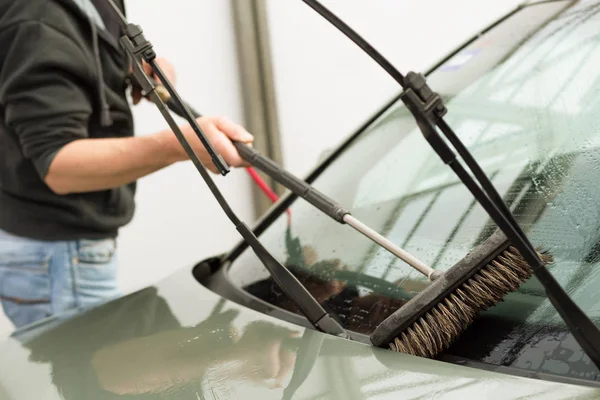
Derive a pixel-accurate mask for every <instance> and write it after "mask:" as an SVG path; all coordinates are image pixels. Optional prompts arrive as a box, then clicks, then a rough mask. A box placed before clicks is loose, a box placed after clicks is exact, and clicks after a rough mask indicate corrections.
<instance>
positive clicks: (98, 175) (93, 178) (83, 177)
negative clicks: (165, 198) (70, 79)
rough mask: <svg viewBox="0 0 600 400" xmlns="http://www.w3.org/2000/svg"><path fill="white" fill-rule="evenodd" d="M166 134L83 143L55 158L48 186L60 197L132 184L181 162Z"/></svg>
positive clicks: (48, 175)
mask: <svg viewBox="0 0 600 400" xmlns="http://www.w3.org/2000/svg"><path fill="white" fill-rule="evenodd" d="M177 157H178V152H177V150H176V149H175V147H174V145H173V141H172V140H169V137H168V135H167V134H165V133H164V132H162V133H159V134H154V135H149V136H139V137H131V138H114V139H113V138H110V139H81V140H76V141H74V142H71V143H69V144H68V145H66V146H65V147H63V148H62V149H61V150H60V151H59V152H58V154H57V155H56V156H55V158H54V160H53V161H52V164H51V165H50V168H49V169H48V173H47V175H46V178H45V181H46V184H47V185H48V186H49V187H50V188H51V189H52V190H53V191H54V192H56V193H58V194H68V193H81V192H91V191H98V190H105V189H110V188H114V187H118V186H122V185H125V184H128V183H131V182H133V181H135V180H137V179H139V178H141V177H143V176H146V175H148V174H151V173H153V172H155V171H158V170H160V169H162V168H165V167H167V166H169V165H171V164H173V163H174V162H176V161H178V158H177Z"/></svg>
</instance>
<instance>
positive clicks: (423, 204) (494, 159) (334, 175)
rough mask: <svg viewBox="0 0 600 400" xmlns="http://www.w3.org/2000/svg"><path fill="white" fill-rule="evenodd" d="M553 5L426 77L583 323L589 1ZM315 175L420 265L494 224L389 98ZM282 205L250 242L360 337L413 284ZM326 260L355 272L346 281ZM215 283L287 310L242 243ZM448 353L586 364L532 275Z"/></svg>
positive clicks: (591, 96) (461, 249)
mask: <svg viewBox="0 0 600 400" xmlns="http://www.w3.org/2000/svg"><path fill="white" fill-rule="evenodd" d="M564 8H565V2H555V3H545V4H540V5H535V6H532V7H528V8H525V9H524V10H523V11H521V12H519V13H517V14H515V15H514V16H512V17H511V18H509V19H508V20H506V21H504V22H503V23H502V24H500V25H498V26H497V27H495V28H494V29H492V30H491V31H490V32H489V33H487V34H486V35H483V36H482V37H480V38H479V39H477V40H475V41H474V42H473V43H471V44H470V45H469V46H467V47H466V48H465V49H463V50H462V51H461V52H460V53H459V54H457V55H456V56H455V57H452V58H451V59H449V60H447V61H446V62H445V63H443V64H442V65H441V66H440V67H439V68H437V69H436V70H435V71H434V72H433V73H432V74H431V75H430V77H429V82H430V85H431V87H432V88H433V89H434V90H436V91H438V92H439V93H440V94H442V95H443V96H444V97H445V99H446V101H447V106H448V110H449V111H448V115H447V117H445V119H446V121H447V122H448V123H449V125H450V126H451V127H453V129H454V131H455V132H456V133H457V134H458V136H459V137H460V138H461V139H462V140H463V141H464V143H465V144H466V145H467V146H468V148H469V150H470V151H471V152H472V154H473V155H474V157H475V158H476V159H477V161H478V162H479V163H480V164H481V166H482V167H483V169H484V170H485V172H486V173H487V175H488V176H489V177H490V178H491V180H492V182H493V183H494V185H495V186H496V188H497V189H498V191H499V192H500V193H501V194H502V195H503V197H504V199H505V201H506V203H507V204H508V205H509V206H510V208H511V209H512V210H513V212H514V214H515V216H516V218H517V220H518V222H519V224H520V225H521V226H522V228H523V229H524V231H525V232H526V233H527V234H528V236H529V237H530V239H531V241H532V243H533V244H534V245H535V246H539V247H540V248H543V249H546V250H549V251H550V252H551V254H552V255H553V257H554V264H553V265H552V266H551V272H552V273H553V274H554V276H555V277H556V278H557V279H558V281H559V282H560V284H561V285H562V286H563V287H565V288H566V290H567V292H568V293H569V294H570V295H571V296H572V297H573V298H574V299H575V301H576V302H577V303H578V304H579V305H580V306H581V307H582V308H583V309H584V311H585V312H586V313H587V314H588V315H589V316H590V317H591V318H594V319H597V317H599V316H600V292H599V291H598V290H597V287H598V285H599V284H600V282H598V279H597V275H598V271H599V270H600V269H599V268H597V264H598V262H600V230H599V228H600V215H599V214H600V188H599V186H598V182H600V149H599V147H598V145H599V144H600V118H599V115H600V68H599V67H598V66H599V65H600V48H599V47H598V45H599V44H600V34H599V31H598V26H600V25H599V24H600V16H599V15H598V11H599V10H600V8H599V6H598V4H597V2H592V1H583V2H580V3H578V4H576V5H575V6H573V7H570V8H567V10H566V11H564V12H561V13H560V14H558V16H556V15H557V13H558V12H559V11H561V10H564ZM555 16H556V18H553V19H551V17H555ZM314 186H315V187H316V188H317V189H318V190H320V191H322V192H323V193H325V194H327V195H328V196H330V197H332V198H333V199H335V200H336V201H338V202H339V203H341V204H342V205H343V206H345V207H346V208H348V209H349V210H350V211H351V213H352V214H353V215H354V216H355V217H356V218H358V219H359V220H361V221H363V222H364V223H366V224H367V225H369V226H370V227H372V228H373V229H375V230H377V231H378V232H379V233H381V234H383V235H384V236H386V237H387V238H388V239H390V240H391V241H392V242H394V243H396V244H398V245H400V246H401V247H402V248H404V249H406V250H407V251H409V252H410V253H412V254H414V255H415V256H417V257H418V258H420V259H421V260H422V261H424V262H425V263H427V264H429V265H431V266H432V267H433V268H435V269H440V270H445V269H448V268H450V267H451V266H452V265H454V264H455V263H456V262H458V261H459V260H460V259H462V258H463V257H464V256H465V255H466V254H467V253H468V252H469V251H470V250H472V249H473V248H474V247H476V246H477V245H478V244H480V243H481V242H483V241H484V240H485V239H487V238H488V237H489V236H490V235H491V234H492V232H493V231H494V230H495V229H496V226H495V224H494V223H493V221H492V220H491V219H490V218H489V217H488V216H487V214H486V213H485V212H484V210H483V209H482V208H481V207H480V206H479V204H478V203H477V202H476V201H475V200H474V198H473V196H472V195H471V194H470V192H469V191H468V190H467V189H466V188H464V187H463V186H462V184H460V182H459V181H458V179H457V178H456V176H455V175H454V174H453V173H452V171H451V170H450V169H449V168H448V167H447V166H445V165H444V164H443V163H442V162H441V161H440V160H439V158H438V156H437V155H436V154H435V153H434V152H433V150H432V149H431V148H430V147H429V145H428V144H427V143H426V141H425V140H424V139H423V137H422V135H421V133H420V131H418V130H417V129H416V125H415V122H414V119H413V118H412V116H411V115H410V114H409V113H408V111H407V110H406V109H405V108H404V106H403V104H402V103H401V102H398V103H396V104H394V105H393V106H392V107H391V108H389V109H388V110H387V111H386V112H385V113H384V114H383V115H381V116H380V117H379V118H378V119H377V120H376V121H375V122H373V123H372V124H371V125H370V126H369V127H368V128H367V129H366V130H365V131H364V132H362V133H361V134H360V135H359V137H358V138H357V139H356V140H354V142H353V143H352V145H351V146H350V147H349V148H348V149H347V150H345V151H344V152H343V153H342V154H341V155H340V156H339V157H338V158H337V159H336V160H335V162H334V163H332V165H331V166H329V167H328V168H327V169H326V170H325V171H324V172H323V173H322V174H321V175H320V176H319V178H318V179H317V180H316V181H315V182H314ZM290 212H291V219H289V220H288V216H287V215H285V214H283V215H281V217H280V218H279V219H277V220H276V221H275V222H274V223H273V224H272V225H271V226H270V227H269V228H268V229H267V230H266V231H265V232H264V234H262V235H261V238H260V239H261V241H262V242H263V243H264V244H265V246H266V247H267V248H268V249H269V251H271V252H272V253H273V254H274V255H275V256H276V257H277V258H278V259H279V260H280V261H281V262H284V263H286V265H288V266H290V267H291V268H293V271H294V272H295V273H296V274H297V276H299V277H300V278H301V281H303V282H304V283H305V284H306V286H307V287H308V289H309V290H310V291H311V292H312V293H313V294H314V295H315V297H317V299H318V300H319V301H321V302H322V304H324V305H325V306H326V307H327V308H328V309H329V310H331V311H332V312H333V313H334V314H335V315H337V316H338V317H339V318H340V320H341V322H342V323H343V324H344V325H345V328H347V329H351V330H354V331H357V332H360V333H365V334H369V333H370V332H372V331H373V330H374V328H375V327H376V326H377V324H378V323H380V322H381V321H382V320H383V319H384V318H385V317H387V316H388V315H389V314H391V313H392V312H393V311H394V310H395V309H397V308H398V307H399V306H401V305H402V304H404V302H406V300H408V299H409V298H411V297H412V296H414V295H415V294H417V293H418V292H419V291H420V290H422V289H423V288H424V287H425V286H426V285H427V280H426V278H425V277H423V276H422V275H421V274H420V273H418V272H416V271H414V270H413V269H412V268H411V267H409V266H408V265H406V264H405V263H404V262H403V261H401V260H398V259H396V258H395V257H394V256H392V255H391V254H390V253H388V252H387V251H386V250H384V249H381V248H380V247H378V246H376V245H375V244H373V243H372V242H371V241H369V240H368V239H366V238H364V237H363V236H362V235H360V234H358V233H356V232H355V231H353V230H352V229H351V228H350V227H348V226H346V225H341V224H338V223H336V222H334V221H333V220H331V219H330V218H329V217H327V216H325V215H324V214H322V213H321V212H320V211H318V210H317V209H315V208H313V207H312V206H310V205H309V204H308V203H306V202H304V201H302V200H299V201H296V202H294V204H293V206H292V207H291V208H290ZM336 271H338V272H336ZM339 271H351V272H359V273H361V274H364V276H363V277H362V278H361V280H359V281H357V280H356V279H352V277H351V276H350V275H349V274H347V273H346V274H344V273H339ZM349 276H350V278H351V279H349V280H346V281H344V280H341V281H340V277H345V278H348V277H349ZM369 277H372V278H379V279H382V280H384V281H385V282H387V283H388V284H382V283H381V282H379V283H378V282H377V281H375V280H372V279H371V280H370V279H369ZM230 278H231V279H232V280H233V281H234V283H235V284H236V285H238V286H240V287H244V288H246V290H247V291H249V292H250V293H252V294H254V295H255V296H258V297H261V298H263V299H265V300H267V301H269V302H271V303H273V304H275V305H277V306H279V307H282V308H286V309H288V310H290V311H294V312H298V311H297V310H296V309H295V307H294V306H293V305H292V304H290V303H289V301H287V299H286V298H285V296H284V295H283V294H282V293H281V291H279V290H278V289H277V287H276V285H275V284H274V283H273V282H272V281H271V280H270V279H268V273H267V271H266V270H264V268H263V267H262V265H261V264H260V262H258V260H256V257H255V256H254V254H253V253H252V252H251V251H245V252H244V253H243V254H241V255H240V257H238V259H237V260H236V261H235V262H234V263H233V265H232V266H231V270H230ZM549 335H550V336H549ZM465 338H469V342H468V343H469V345H468V346H467V345H463V344H462V343H464V341H465V340H466V339H465ZM450 352H453V354H459V355H465V356H468V357H470V358H472V359H477V360H482V361H485V362H487V363H494V364H502V365H512V366H518V367H521V368H530V369H536V370H542V371H545V372H550V373H556V374H567V375H568V374H572V373H573V370H574V368H575V370H577V371H578V373H579V372H580V375H581V376H579V375H578V377H581V378H591V379H594V378H595V377H596V375H597V370H595V368H594V367H592V366H590V363H589V362H587V359H586V357H585V356H583V354H582V352H581V350H580V349H579V347H578V345H577V344H576V342H575V341H574V340H572V338H570V336H569V335H568V334H567V333H566V327H565V326H564V323H563V322H562V320H561V318H560V317H559V315H558V314H557V312H556V311H555V309H554V308H553V307H552V305H551V304H550V302H549V301H548V300H547V299H546V297H545V293H544V290H543V288H542V287H541V285H540V284H539V283H538V282H537V281H536V280H535V278H532V279H530V280H529V281H528V282H526V283H525V284H524V285H522V286H521V288H520V289H519V290H518V291H517V292H516V293H512V294H510V295H508V296H507V297H505V299H504V301H503V302H501V303H500V304H499V305H498V306H496V307H493V308H492V309H490V310H488V311H487V312H485V313H483V314H482V317H481V318H480V319H479V320H478V321H477V323H476V324H475V325H474V326H473V327H472V328H471V329H469V331H468V332H466V333H465V335H463V337H462V338H461V341H459V343H457V344H456V346H454V347H453V348H452V349H451V350H450ZM550 361H551V362H550ZM579 362H581V366H575V367H574V366H573V365H574V363H579Z"/></svg>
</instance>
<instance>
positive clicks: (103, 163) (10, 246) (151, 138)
mask: <svg viewBox="0 0 600 400" xmlns="http://www.w3.org/2000/svg"><path fill="white" fill-rule="evenodd" d="M115 3H117V4H118V5H119V6H120V7H121V8H122V9H123V12H124V11H125V10H124V5H123V1H122V0H121V1H119V0H117V1H115ZM120 34H121V30H120V24H119V21H118V20H117V19H116V18H115V16H114V13H113V10H112V9H111V8H110V5H109V3H108V1H107V0H27V1H15V0H0V300H1V302H2V305H3V308H4V311H5V313H6V314H7V315H8V317H9V318H10V319H11V320H12V322H13V323H14V324H15V326H16V327H21V326H23V325H26V324H30V323H32V322H34V321H37V320H39V319H41V318H45V317H48V316H50V315H53V314H56V313H60V312H63V311H66V310H69V309H73V308H75V307H79V306H87V305H90V304H95V303H97V302H99V301H103V300H106V299H109V298H112V297H114V296H118V295H119V291H118V289H117V282H116V275H117V258H116V244H115V243H116V242H115V239H116V238H117V236H118V231H119V228H121V227H122V226H124V225H126V224H127V223H129V222H130V221H131V219H132V217H133V213H134V194H135V188H136V184H135V182H136V180H137V179H139V178H141V177H143V176H146V175H149V174H151V173H153V172H155V171H158V170H160V169H162V168H165V167H167V166H169V165H171V164H173V163H176V162H180V161H184V160H186V159H187V156H186V153H185V151H184V150H183V148H182V147H181V145H180V144H179V142H178V141H177V139H176V137H175V135H174V134H173V132H171V131H170V130H165V131H160V132H157V133H155V134H152V135H147V136H143V137H134V135H133V132H134V127H133V119H132V114H131V110H130V105H129V101H128V97H127V95H128V92H129V85H128V83H127V82H128V78H129V76H130V71H131V66H130V64H129V60H128V57H127V55H126V53H125V52H124V50H122V49H121V47H120V46H119V43H118V37H119V36H120ZM161 63H162V65H163V67H164V68H165V70H166V71H170V72H169V74H170V75H171V76H170V78H171V79H173V78H174V75H173V74H172V69H171V68H170V66H169V64H168V63H166V62H165V61H164V60H161ZM147 72H149V73H150V70H148V71H147ZM133 97H134V103H137V102H138V101H139V97H140V96H139V92H135V93H133ZM198 123H199V124H200V126H201V127H202V128H203V130H204V132H205V133H206V134H207V136H208V138H209V140H210V141H211V142H212V143H213V145H214V146H215V148H216V150H217V151H218V152H219V153H220V154H221V155H222V156H223V158H224V159H225V161H226V162H227V163H228V164H229V165H230V166H232V167H242V166H245V165H246V164H245V163H244V162H243V160H242V159H241V158H240V156H239V154H238V153H237V151H236V150H235V147H234V146H233V145H232V143H231V140H237V141H242V142H246V143H251V142H252V140H253V138H252V136H251V135H250V134H249V133H248V132H246V131H245V130H244V129H243V128H242V127H241V126H239V125H236V124H234V123H232V122H230V121H228V120H226V119H224V118H210V117H206V118H200V119H199V120H198ZM182 131H183V132H184V134H185V135H186V137H187V138H188V140H189V141H190V143H192V146H193V147H194V149H195V151H196V152H197V153H198V154H199V156H200V157H201V159H202V161H203V163H204V165H205V166H206V167H207V168H209V169H210V170H211V171H213V172H216V169H215V167H214V166H213V165H212V163H211V160H210V157H209V156H208V154H207V152H206V151H205V149H204V147H203V146H202V144H201V142H200V140H199V139H198V138H197V137H196V135H195V133H194V132H193V130H192V129H191V127H190V126H187V125H185V126H182Z"/></svg>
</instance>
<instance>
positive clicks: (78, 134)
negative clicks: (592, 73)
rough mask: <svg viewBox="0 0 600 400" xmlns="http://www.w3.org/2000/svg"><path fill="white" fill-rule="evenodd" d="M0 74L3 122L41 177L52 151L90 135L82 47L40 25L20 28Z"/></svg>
mask: <svg viewBox="0 0 600 400" xmlns="http://www.w3.org/2000/svg"><path fill="white" fill-rule="evenodd" d="M12 29H14V31H13V34H12V35H9V36H10V37H11V39H12V45H10V47H9V49H8V51H7V53H6V57H5V59H4V60H3V65H2V70H1V73H0V104H1V105H2V108H3V109H4V120H5V124H6V125H7V126H8V128H9V129H10V130H11V131H12V132H13V133H14V134H15V135H16V137H17V140H18V142H19V144H20V146H21V151H22V152H23V155H24V156H25V157H26V158H27V159H29V160H31V161H32V163H33V165H34V166H35V168H36V170H37V171H38V173H39V175H40V177H41V178H42V179H44V178H45V176H46V173H47V171H48V168H49V166H50V164H51V163H52V160H53V159H54V157H55V155H56V153H57V152H58V151H59V150H60V149H61V148H62V147H63V146H65V145H66V144H68V143H70V142H71V141H73V140H76V139H81V138H86V137H87V136H88V120H89V118H90V115H91V113H92V104H93V103H92V98H91V95H92V93H90V91H91V90H93V88H88V87H86V86H85V82H91V80H90V77H91V76H90V75H91V74H92V71H93V70H92V69H91V68H90V66H89V61H88V60H87V59H86V56H85V51H84V50H83V49H82V48H81V46H79V45H77V43H76V42H75V41H74V40H73V39H71V38H70V37H68V36H66V35H65V34H64V33H61V32H59V31H58V30H56V29H55V28H52V27H50V26H48V25H45V24H43V23H40V22H28V23H23V24H20V25H19V26H17V27H14V28H12Z"/></svg>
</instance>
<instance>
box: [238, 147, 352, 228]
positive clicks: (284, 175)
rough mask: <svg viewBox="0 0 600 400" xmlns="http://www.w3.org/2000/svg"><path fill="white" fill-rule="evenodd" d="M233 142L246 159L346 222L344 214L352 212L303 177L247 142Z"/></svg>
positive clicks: (337, 219) (295, 192) (324, 210)
mask: <svg viewBox="0 0 600 400" xmlns="http://www.w3.org/2000/svg"><path fill="white" fill-rule="evenodd" d="M233 144H234V146H235V148H236V149H237V151H238V152H239V153H240V155H241V156H242V158H243V159H244V160H246V161H248V162H249V163H250V164H252V165H254V166H255V167H257V168H258V169H260V170H262V171H263V172H264V173H266V174H267V175H269V176H270V177H271V178H273V179H274V180H276V181H277V182H279V183H280V184H282V185H283V186H285V187H286V188H288V189H289V190H291V191H292V192H293V193H294V194H296V195H297V196H299V197H301V198H303V199H304V200H306V201H308V202H309V203H310V204H312V205H313V206H315V207H316V208H318V209H319V210H321V211H322V212H324V213H325V214H327V215H328V216H330V217H331V218H333V219H334V220H336V221H337V222H339V223H342V224H344V223H345V222H344V216H345V215H347V214H350V212H349V211H348V210H346V209H345V208H344V207H342V206H341V205H340V204H338V203H336V202H335V201H333V200H332V199H330V198H329V197H327V196H325V195H324V194H323V193H321V192H319V191H318V190H317V189H315V188H314V187H312V186H311V185H309V184H308V183H306V182H305V181H303V180H302V179H299V178H297V177H296V176H294V175H292V174H290V173H289V172H287V171H286V170H284V169H282V168H280V167H279V166H278V165H277V164H276V163H275V162H274V161H273V160H271V159H269V158H267V157H265V156H263V155H262V154H260V153H258V152H257V151H256V150H254V149H253V148H252V147H250V146H248V145H247V144H245V143H241V142H233Z"/></svg>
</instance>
